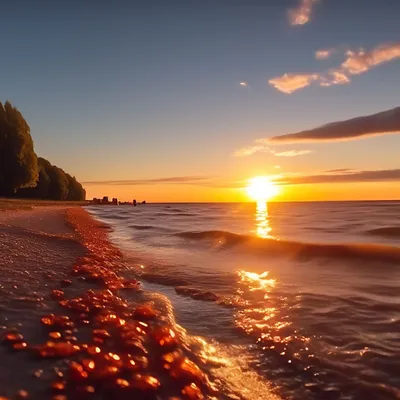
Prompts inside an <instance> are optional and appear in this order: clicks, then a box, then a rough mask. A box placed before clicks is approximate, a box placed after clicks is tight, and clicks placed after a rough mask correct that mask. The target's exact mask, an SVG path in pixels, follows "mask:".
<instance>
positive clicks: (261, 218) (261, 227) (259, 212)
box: [255, 201, 272, 239]
mask: <svg viewBox="0 0 400 400" xmlns="http://www.w3.org/2000/svg"><path fill="white" fill-rule="evenodd" d="M255 220H256V233H257V236H258V237H261V238H264V239H265V238H269V237H272V236H271V235H270V232H271V226H270V224H269V217H268V205H267V203H266V202H265V201H259V202H257V206H256V213H255Z"/></svg>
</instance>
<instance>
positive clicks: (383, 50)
mask: <svg viewBox="0 0 400 400" xmlns="http://www.w3.org/2000/svg"><path fill="white" fill-rule="evenodd" d="M396 58H400V43H396V44H385V45H381V46H378V47H376V48H375V49H372V50H371V51H365V50H364V49H360V50H358V51H351V50H349V51H347V52H346V60H345V61H344V62H343V63H342V68H343V70H344V71H346V72H348V73H350V74H352V75H359V74H362V73H364V72H367V71H368V70H369V69H371V68H373V67H376V66H377V65H380V64H383V63H386V62H388V61H391V60H394V59H396Z"/></svg>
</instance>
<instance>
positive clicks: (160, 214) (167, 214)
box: [154, 212, 196, 217]
mask: <svg viewBox="0 0 400 400" xmlns="http://www.w3.org/2000/svg"><path fill="white" fill-rule="evenodd" d="M154 215H156V216H158V217H175V216H178V217H194V216H196V214H193V213H187V212H158V213H155V214H154Z"/></svg>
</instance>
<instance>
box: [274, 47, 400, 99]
mask: <svg viewBox="0 0 400 400" xmlns="http://www.w3.org/2000/svg"><path fill="white" fill-rule="evenodd" d="M323 51H324V50H323ZM323 51H322V52H323ZM317 53H318V52H317ZM324 54H325V53H324ZM397 58H400V43H392V44H384V45H381V46H378V47H375V48H374V49H372V50H370V51H365V50H363V49H361V50H358V51H351V50H348V51H347V52H346V58H345V60H344V61H343V62H342V63H341V64H340V66H338V67H336V68H331V69H329V70H328V71H325V72H323V73H310V74H309V73H306V74H304V73H300V74H284V75H282V76H278V77H275V78H273V79H270V80H269V84H270V85H271V86H273V87H274V88H275V89H277V90H279V91H281V92H283V93H289V94H290V93H293V92H295V91H296V90H299V89H303V88H305V87H307V86H310V85H311V84H312V83H313V82H315V83H317V84H318V85H319V86H332V85H344V84H347V83H350V81H351V80H350V76H351V75H360V74H363V73H365V72H368V71H369V70H370V69H371V68H374V67H376V66H378V65H380V64H384V63H387V62H389V61H392V60H395V59H397Z"/></svg>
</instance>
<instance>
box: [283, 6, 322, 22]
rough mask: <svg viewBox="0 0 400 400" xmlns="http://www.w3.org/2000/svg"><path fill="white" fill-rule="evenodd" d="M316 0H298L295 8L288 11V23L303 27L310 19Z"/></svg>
mask: <svg viewBox="0 0 400 400" xmlns="http://www.w3.org/2000/svg"><path fill="white" fill-rule="evenodd" d="M317 2H318V0H300V1H299V5H298V6H297V7H296V8H293V9H291V10H289V22H290V24H291V25H304V24H306V23H307V22H308V21H309V20H310V18H311V13H312V10H313V7H314V5H315V4H316V3H317Z"/></svg>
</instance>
